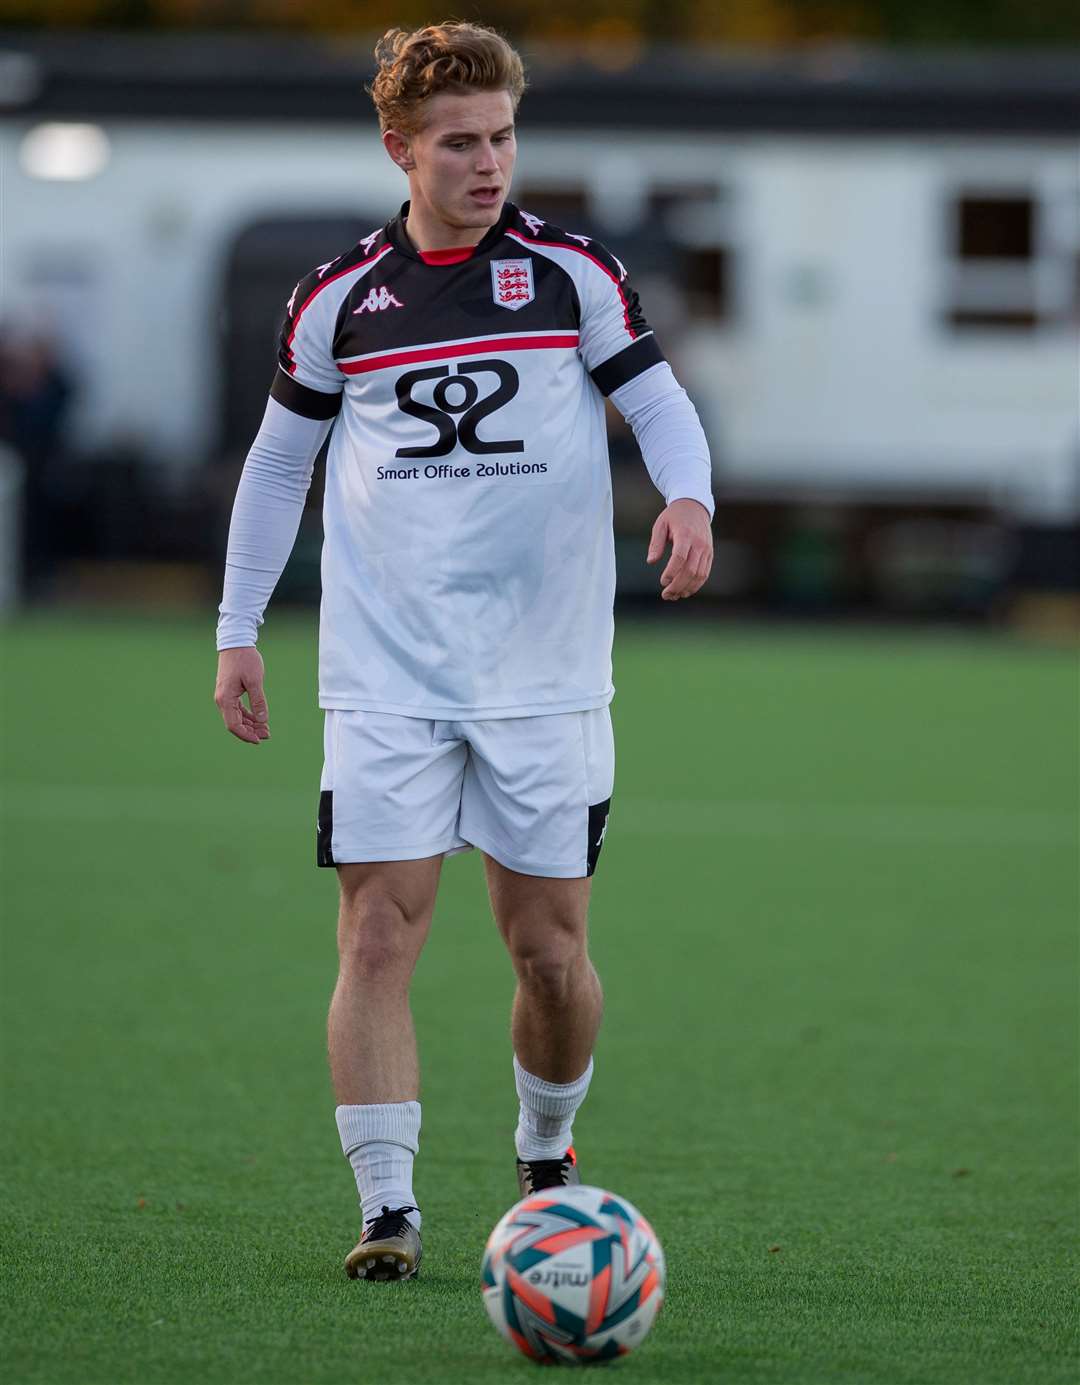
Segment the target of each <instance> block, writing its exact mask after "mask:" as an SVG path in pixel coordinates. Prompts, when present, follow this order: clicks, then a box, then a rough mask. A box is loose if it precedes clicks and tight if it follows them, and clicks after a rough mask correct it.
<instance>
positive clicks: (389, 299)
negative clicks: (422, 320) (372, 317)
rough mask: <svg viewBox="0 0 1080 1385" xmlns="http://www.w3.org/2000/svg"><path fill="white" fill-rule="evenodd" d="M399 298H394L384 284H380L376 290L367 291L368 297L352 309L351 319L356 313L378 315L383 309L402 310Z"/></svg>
mask: <svg viewBox="0 0 1080 1385" xmlns="http://www.w3.org/2000/svg"><path fill="white" fill-rule="evenodd" d="M404 306H405V304H404V303H402V301H401V299H400V298H395V297H394V295H393V294H392V293H391V292H390V290H389V289H388V288H387V287H386V285H385V284H381V285H380V286H379V287H378V288H377V289H369V290H368V296H367V297H366V298H365V299H364V301H363V302H362V303H361V304H360V306H359V308H354V309H353V317H355V316H356V315H357V313H379V312H382V310H383V308H404Z"/></svg>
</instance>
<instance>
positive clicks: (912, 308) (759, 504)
mask: <svg viewBox="0 0 1080 1385" xmlns="http://www.w3.org/2000/svg"><path fill="white" fill-rule="evenodd" d="M24 9H26V7H25V6H24V7H22V8H20V7H19V6H18V5H15V6H12V5H10V4H9V5H7V7H6V11H5V10H4V9H0V16H2V15H4V14H5V12H7V13H9V15H10V17H11V19H12V20H13V22H21V23H22V25H23V27H21V28H16V27H12V28H9V29H8V30H6V31H4V30H0V168H2V173H3V185H2V195H3V207H2V223H0V231H2V240H3V245H2V251H3V258H2V276H3V281H2V290H3V300H2V305H0V319H2V327H3V331H2V339H0V353H2V372H0V375H2V378H0V443H2V444H3V445H5V447H6V451H3V452H0V497H2V498H0V510H2V513H3V515H4V523H5V524H6V526H7V527H6V528H0V549H2V551H3V552H4V554H5V555H6V561H5V563H4V564H3V566H4V569H5V573H6V577H5V578H4V579H3V580H0V601H4V600H7V601H8V602H11V601H12V600H14V599H15V596H16V593H18V592H21V597H22V599H23V600H31V601H36V602H52V601H72V600H80V601H105V602H108V601H123V602H125V603H130V602H131V601H149V602H159V601H165V602H169V603H173V604H177V603H179V604H183V603H195V604H199V605H203V604H205V605H207V606H208V607H210V606H212V604H213V602H214V601H215V600H216V593H217V590H218V589H219V585H220V575H221V563H222V558H223V553H224V543H225V536H226V531H227V524H228V514H229V508H230V505H231V501H232V495H233V491H234V489H235V484H236V480H237V478H238V475H239V470H240V467H241V466H242V463H243V458H244V454H245V451H246V448H247V446H248V444H249V443H250V440H251V438H252V436H253V434H254V432H255V430H256V428H257V426H258V422H259V419H260V417H261V414H262V409H263V405H264V401H265V397H266V392H267V388H268V386H269V383H270V379H271V378H272V375H273V371H274V368H275V366H274V357H275V331H276V326H277V323H278V321H279V319H280V316H281V313H282V311H283V307H284V303H285V301H286V299H287V298H288V296H289V293H290V292H291V289H292V286H293V284H294V283H295V282H296V280H297V279H298V278H299V277H300V275H301V274H303V273H305V272H307V271H308V270H309V269H310V268H312V267H313V266H314V265H317V264H320V263H322V262H325V261H326V260H329V259H333V258H334V257H336V256H337V255H338V254H340V253H341V252H342V251H344V250H345V249H347V248H348V247H349V246H350V245H351V244H353V243H355V242H356V241H357V240H359V239H360V238H361V237H362V236H363V235H366V234H367V233H369V232H370V231H371V230H372V229H374V228H375V227H376V226H378V225H380V224H381V223H383V222H384V221H386V220H387V219H388V218H389V217H390V216H392V215H393V214H394V212H395V211H396V210H397V207H398V205H399V204H400V202H401V201H402V200H403V199H404V197H405V195H406V187H405V182H404V179H403V178H402V176H401V174H400V173H399V172H398V171H397V170H396V169H395V168H394V167H393V166H392V165H391V163H390V161H389V160H388V159H387V158H386V156H385V154H384V153H383V150H382V148H381V145H380V143H379V141H378V136H377V126H376V122H375V119H374V115H373V112H372V109H371V105H370V101H369V100H368V98H367V97H366V95H365V93H364V91H363V83H364V82H365V81H366V80H368V79H369V78H370V75H371V58H370V54H371V48H372V44H373V40H374V37H375V36H376V35H377V33H378V32H380V31H381V29H382V28H384V27H386V23H389V22H404V23H408V24H412V23H413V22H424V21H425V20H429V19H435V18H440V17H441V15H436V14H435V13H434V12H432V13H416V14H414V13H413V12H412V11H411V10H409V11H408V13H405V12H403V13H402V14H400V15H397V14H394V15H389V14H384V13H383V12H382V8H381V7H379V6H363V5H355V6H353V7H352V8H351V10H350V9H349V7H345V9H344V10H343V9H342V8H341V7H338V8H336V9H333V10H332V11H331V9H330V7H327V8H325V9H320V7H319V6H314V7H309V6H305V7H303V8H302V9H301V7H300V6H299V5H295V6H290V5H288V4H277V5H275V6H272V7H271V6H267V7H266V9H267V13H265V14H263V13H262V12H261V7H260V6H259V5H258V4H248V5H237V6H228V5H217V6H210V5H205V4H204V5H199V4H190V5H184V4H181V3H175V4H172V5H168V4H162V5H160V6H155V5H153V4H146V5H131V6H127V7H124V6H116V5H113V6H107V5H101V6H98V7H95V5H94V4H93V3H87V4H83V5H81V6H64V5H62V4H58V5H56V6H54V7H52V10H53V11H54V12H53V13H51V15H50V13H49V12H50V6H49V5H48V4H45V5H35V6H34V13H33V14H30V13H29V12H26V13H23V10H24ZM405 9H406V10H408V7H405ZM69 10H70V11H71V12H72V13H73V14H74V15H75V17H76V18H77V19H78V20H79V22H81V23H82V24H83V25H84V26H85V25H86V24H87V23H88V22H89V21H92V20H94V19H99V20H101V21H102V27H98V28H87V27H83V28H81V29H79V30H71V29H69V28H66V27H65V21H66V19H67V18H68V11H69ZM519 10H520V7H519V6H515V5H512V4H501V5H500V4H492V5H490V6H485V7H483V10H482V12H479V11H478V12H477V13H476V15H475V17H479V18H483V19H485V20H486V21H487V22H492V23H495V24H498V25H500V26H502V27H504V28H505V29H506V31H507V32H508V33H509V36H510V37H511V38H513V39H515V40H516V41H518V42H519V43H520V45H521V47H522V48H523V50H524V55H525V57H526V61H527V65H528V69H529V75H530V83H531V85H530V89H529V91H528V92H527V93H526V96H525V99H524V102H523V105H522V109H521V112H520V117H519V126H520V152H519V162H518V171H517V175H516V180H515V185H514V189H513V192H512V197H513V198H514V200H515V201H517V202H518V203H519V204H520V205H522V206H524V207H525V208H527V209H528V210H530V211H532V212H534V213H535V214H537V215H539V216H541V217H545V218H548V219H550V220H553V221H555V222H557V223H558V224H560V225H563V226H565V227H566V228H567V229H570V230H577V231H583V232H585V233H587V234H590V235H595V236H599V237H600V238H601V239H603V240H605V241H606V242H608V243H609V244H610V245H611V246H612V247H613V248H614V249H615V250H616V252H617V253H618V254H619V256H620V258H622V259H623V260H624V261H625V262H626V263H627V264H628V265H629V266H630V269H631V272H632V274H633V276H634V278H635V280H636V282H637V285H638V288H639V290H640V292H641V295H642V300H643V303H644V305H645V309H646V312H647V314H648V316H649V317H650V319H651V321H652V322H653V324H654V325H655V326H656V328H657V332H658V335H659V337H660V339H661V341H662V342H663V344H664V345H665V348H666V350H667V354H668V355H669V357H670V358H671V359H672V361H673V364H674V365H675V368H676V371H677V373H678V374H679V376H680V378H681V379H682V380H683V382H684V383H685V384H686V386H687V388H688V390H689V391H690V393H691V395H692V396H693V398H694V399H695V402H696V403H697V406H698V409H699V412H700V413H701V416H702V419H703V422H704V423H705V426H706V429H707V431H708V433H709V436H710V439H711V443H712V447H713V455H714V462H715V472H716V489H717V496H718V510H717V520H716V533H717V540H718V561H717V564H716V570H715V572H714V575H713V578H712V579H711V583H710V589H709V599H708V601H706V602H702V603H701V604H702V605H703V606H708V607H709V609H711V610H712V611H713V612H714V613H715V612H720V611H723V612H738V613H744V612H745V613H753V614H761V613H772V612H779V613H785V614H796V613H814V614H819V615H823V616H847V615H857V616H874V617H883V616H900V617H912V616H915V617H919V618H942V617H944V618H947V619H952V620H955V619H957V618H965V619H966V618H970V619H972V620H978V621H983V622H986V621H992V622H1020V623H1030V622H1035V623H1044V622H1049V623H1051V624H1054V625H1068V624H1069V623H1070V622H1075V621H1076V619H1077V612H1078V610H1080V557H1078V555H1080V416H1078V374H1077V328H1078V325H1080V196H1078V173H1080V58H1078V53H1080V48H1078V47H1077V46H1076V44H1077V42H1078V40H1080V20H1077V19H1076V17H1075V16H1070V14H1069V12H1068V11H1067V10H1066V9H1064V8H1061V9H1058V10H1055V9H1054V8H1053V6H1051V7H1050V8H1049V9H1048V10H1044V11H1042V12H1041V13H1042V15H1043V20H1042V23H1041V24H1039V23H1036V22H1034V21H1033V20H1032V17H1031V14H1030V13H1028V14H1026V17H1025V16H1017V17H1015V18H1014V19H1013V20H1012V21H1009V20H1007V19H1006V18H1005V17H1003V12H1002V11H1001V9H1000V7H995V6H992V5H991V6H989V7H987V9H986V11H985V14H984V16H983V21H982V22H983V24H984V26H985V32H984V33H982V34H981V35H980V36H979V37H980V38H981V39H982V41H983V44H984V45H989V44H994V45H996V46H994V47H990V46H981V47H980V48H979V49H978V50H977V51H976V50H974V49H972V48H971V47H970V44H969V45H967V46H963V45H958V44H957V42H956V40H955V36H953V38H952V41H951V42H949V38H950V36H949V34H948V33H946V32H941V31H940V25H941V23H942V22H943V21H942V19H941V15H942V14H946V15H947V11H948V7H946V9H945V10H944V11H942V10H941V8H940V7H935V8H934V9H933V10H931V9H930V8H929V7H925V8H920V6H918V5H915V6H914V8H912V7H908V8H907V9H906V10H905V12H904V16H903V17H901V16H900V13H899V11H898V10H894V9H893V8H892V7H890V6H889V5H888V4H887V3H881V4H878V5H876V6H875V5H867V6H864V7H860V6H858V5H853V6H851V7H849V8H848V9H846V10H845V11H844V12H843V14H840V13H839V11H836V12H834V11H833V10H830V9H828V8H827V7H822V6H816V7H815V6H810V5H805V4H799V3H796V2H795V0H793V2H792V3H791V4H789V5H787V6H784V5H782V4H780V3H779V2H778V0H773V3H772V4H771V5H770V4H765V3H762V4H760V5H757V6H751V5H747V4H735V5H733V6H732V7H730V8H728V9H725V12H724V13H725V18H723V19H721V18H720V17H719V15H720V12H719V10H716V11H715V13H714V12H713V10H712V8H711V7H709V6H701V5H697V6H688V5H685V4H683V5H680V4H674V5H668V6H665V7H663V12H664V13H666V14H667V15H668V18H669V22H668V23H667V27H666V29H665V28H664V27H663V26H662V15H661V7H659V6H656V5H649V4H645V3H641V4H637V5H634V4H631V5H626V6H622V7H617V8H615V9H613V8H612V7H611V6H604V5H590V4H588V3H581V4H578V5H575V6H574V7H573V12H572V13H573V16H575V17H574V18H567V17H566V16H565V15H564V13H563V9H562V8H561V7H560V6H559V5H556V6H555V7H554V9H553V11H552V16H551V17H550V18H551V23H550V24H549V26H548V28H547V29H545V28H543V27H541V28H540V29H536V27H535V22H533V25H532V28H530V22H527V21H526V20H525V19H524V18H523V17H522V14H520V13H519ZM159 11H160V12H159ZM346 11H347V13H346ZM354 12H355V13H354ZM343 14H345V15H346V18H348V17H349V16H350V15H351V16H352V19H353V20H355V23H354V24H353V25H352V33H351V34H350V36H349V37H348V38H343V37H342V36H341V32H340V23H339V21H340V19H341V16H342V15H343ZM815 15H816V16H818V18H817V19H816V20H815V19H813V16H815ZM822 15H825V16H827V17H828V16H832V17H831V18H829V19H828V22H827V23H825V22H824V21H822V20H821V16H822ZM934 15H937V19H936V20H934V19H933V16H934ZM807 16H810V17H811V18H810V19H808V18H807ZM837 16H839V17H837ZM49 17H51V18H52V20H53V21H54V22H53V23H52V24H51V25H50V26H49V27H40V22H41V21H42V20H43V19H44V18H49ZM465 17H474V16H473V15H472V12H470V14H469V15H466V16H465ZM223 19H228V20H231V21H232V28H231V29H230V30H228V31H225V30H219V31H213V32H212V31H209V30H208V29H207V28H206V27H205V26H206V25H207V24H208V23H216V22H221V21H222V20H223ZM811 20H812V21H813V22H811ZM106 21H108V23H106ZM383 21H386V22H385V23H384V22H383ZM1009 22H1012V23H1013V25H1014V28H1013V29H1012V30H1010V28H1009ZM823 23H824V32H819V30H820V29H821V26H822V24H823ZM934 23H937V24H938V25H939V31H937V32H935V31H934V29H933V24H934ZM30 24H35V25H38V27H27V26H28V25H30ZM133 24H141V25H142V27H141V28H139V29H134V28H132V27H131V26H132V25H133ZM184 24H190V25H194V26H195V27H189V28H186V29H185V28H182V27H178V26H182V25H184ZM800 24H801V25H802V27H801V28H800ZM814 24H817V25H818V28H817V29H815V28H814ZM904 24H907V25H909V26H914V28H915V32H913V33H909V32H907V31H905V30H904V29H903V25H904ZM919 24H922V25H923V26H924V28H923V30H919V28H918V25H919ZM110 25H111V26H113V27H110ZM1070 25H1072V27H1073V28H1075V29H1076V32H1075V33H1073V32H1072V31H1071V29H1070ZM125 26H126V27H125ZM575 26H576V27H575ZM725 26H726V27H725ZM740 26H741V28H740ZM890 26H892V27H890ZM1025 26H1027V27H1025ZM320 28H322V29H325V30H328V32H323V33H320V32H314V30H318V29H320ZM894 31H895V32H894ZM357 34H359V35H360V36H359V37H357ZM1055 36H1057V37H1059V38H1061V40H1062V42H1061V43H1060V45H1059V46H1057V47H1055V46H1054V45H1053V44H1052V43H1051V42H1050V40H1051V39H1052V38H1054V37H1055ZM891 39H896V40H900V39H904V40H907V41H908V43H907V45H906V46H905V45H904V44H901V43H898V42H893V43H890V42H889V40H891ZM675 40H681V41H679V42H677V41H675ZM691 40H694V42H693V44H692V45H691V42H690V41H691ZM911 40H921V41H922V42H923V44H924V45H925V43H926V42H927V41H932V42H933V43H934V44H935V45H936V46H935V47H933V48H928V47H926V46H919V47H914V48H913V47H911V46H910V41H911ZM1032 45H1034V46H1032ZM611 430H612V459H613V468H614V475H615V485H616V497H617V526H616V527H617V545H618V553H619V565H620V590H621V593H622V596H623V599H625V600H628V601H633V600H634V599H635V598H641V597H644V596H645V595H646V594H648V597H649V599H650V600H652V599H653V592H654V587H655V574H654V573H653V572H652V570H651V569H647V568H646V567H645V565H644V536H645V535H647V533H648V530H649V527H650V526H651V523H652V520H653V518H654V517H655V514H656V512H657V507H658V505H657V497H656V495H655V492H653V490H652V488H651V486H650V484H649V482H648V479H647V476H646V475H645V472H644V468H643V467H642V465H641V463H640V460H639V459H638V458H637V453H636V449H635V447H634V445H633V440H632V438H630V437H629V436H628V434H627V432H626V430H625V428H624V427H623V425H622V424H621V420H619V419H618V418H617V417H615V418H613V419H612V421H611ZM319 498H320V497H319V487H318V484H316V486H315V487H313V493H312V497H311V499H310V502H309V508H308V512H307V514H306V516H305V523H304V525H303V527H302V530H301V536H300V539H299V541H298V544H297V549H296V552H295V553H294V557H293V560H292V562H291V563H290V566H289V569H288V571H287V573H286V575H285V578H284V579H283V582H282V585H281V588H280V589H279V599H291V600H296V601H307V600H311V599H313V598H314V596H315V594H316V592H317V586H318V550H319V543H320V536H321V529H320V521H319V513H318V503H319ZM16 506H18V509H16ZM16 515H18V516H21V517H19V518H15V516H16Z"/></svg>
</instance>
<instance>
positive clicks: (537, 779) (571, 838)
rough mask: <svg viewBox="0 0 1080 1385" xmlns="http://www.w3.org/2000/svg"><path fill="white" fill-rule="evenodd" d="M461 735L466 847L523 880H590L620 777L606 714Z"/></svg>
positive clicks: (502, 723)
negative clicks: (465, 754) (465, 753)
mask: <svg viewBox="0 0 1080 1385" xmlns="http://www.w3.org/2000/svg"><path fill="white" fill-rule="evenodd" d="M463 731H464V733H465V734H466V735H467V737H468V741H469V750H470V754H469V762H468V765H467V766H466V770H465V777H464V781H463V785H462V796H461V835H462V836H463V837H464V838H465V840H466V841H469V842H472V843H473V845H475V846H478V847H480V848H481V850H483V851H484V852H485V853H486V854H487V855H488V856H490V857H492V858H493V859H494V860H495V861H496V862H497V863H498V864H499V865H500V866H502V867H504V868H505V869H506V870H507V871H510V872H515V873H517V874H519V875H524V876H539V877H545V878H551V879H556V880H575V879H581V878H587V877H589V876H591V875H592V873H593V871H594V870H595V869H596V865H597V861H598V859H599V855H600V848H601V846H602V844H603V840H604V836H605V833H606V823H607V814H608V809H609V807H610V803H611V794H612V788H613V784H614V776H615V747H614V740H613V737H612V731H611V717H610V714H609V712H608V709H607V708H606V707H601V708H597V709H595V710H590V711H585V712H567V713H556V714H554V715H551V716H534V717H509V718H506V719H503V720H489V721H476V722H468V723H466V724H465V725H464V727H463Z"/></svg>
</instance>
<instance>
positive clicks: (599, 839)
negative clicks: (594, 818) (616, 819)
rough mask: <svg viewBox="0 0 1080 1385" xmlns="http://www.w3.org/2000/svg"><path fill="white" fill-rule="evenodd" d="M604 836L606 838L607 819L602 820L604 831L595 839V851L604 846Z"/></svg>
mask: <svg viewBox="0 0 1080 1385" xmlns="http://www.w3.org/2000/svg"><path fill="white" fill-rule="evenodd" d="M606 836H607V818H605V819H604V830H603V831H602V832H601V833H600V835H599V837H597V839H596V849H597V851H599V850H600V848H601V847H602V846H603V845H604V838H605V837H606Z"/></svg>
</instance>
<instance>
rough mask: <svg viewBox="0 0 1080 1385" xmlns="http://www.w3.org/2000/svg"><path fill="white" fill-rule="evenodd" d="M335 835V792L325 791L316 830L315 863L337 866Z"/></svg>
mask: <svg viewBox="0 0 1080 1385" xmlns="http://www.w3.org/2000/svg"><path fill="white" fill-rule="evenodd" d="M333 835H334V791H333V789H323V790H322V791H321V792H320V794H319V820H318V822H317V824H316V828H315V863H316V865H320V866H336V865H337V862H336V861H335V860H334V853H333V850H332V849H331V845H330V842H331V838H332V837H333Z"/></svg>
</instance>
